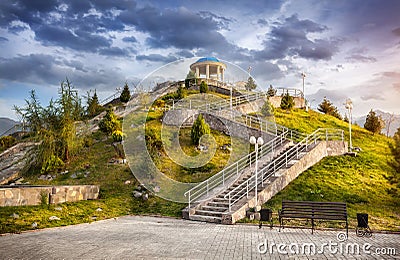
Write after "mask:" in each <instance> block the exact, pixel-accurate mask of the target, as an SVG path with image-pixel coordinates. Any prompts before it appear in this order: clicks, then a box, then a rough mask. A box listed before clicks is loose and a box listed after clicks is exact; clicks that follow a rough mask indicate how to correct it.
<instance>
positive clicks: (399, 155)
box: [390, 127, 400, 177]
mask: <svg viewBox="0 0 400 260" xmlns="http://www.w3.org/2000/svg"><path fill="white" fill-rule="evenodd" d="M393 140H394V145H393V144H390V150H391V151H392V154H393V156H394V160H393V162H392V163H391V164H392V166H393V167H394V169H395V170H396V172H397V173H400V127H399V128H397V131H396V133H395V134H394V136H393ZM399 177H400V176H399Z"/></svg>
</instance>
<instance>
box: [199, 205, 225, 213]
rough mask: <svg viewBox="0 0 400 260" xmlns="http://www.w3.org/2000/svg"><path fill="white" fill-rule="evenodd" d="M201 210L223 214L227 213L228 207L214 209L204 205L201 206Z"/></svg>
mask: <svg viewBox="0 0 400 260" xmlns="http://www.w3.org/2000/svg"><path fill="white" fill-rule="evenodd" d="M201 209H202V210H208V211H215V212H225V211H227V210H228V209H229V207H228V206H226V207H215V206H208V205H205V206H202V207H201Z"/></svg>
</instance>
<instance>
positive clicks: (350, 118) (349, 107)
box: [344, 98, 353, 152]
mask: <svg viewBox="0 0 400 260" xmlns="http://www.w3.org/2000/svg"><path fill="white" fill-rule="evenodd" d="M344 105H345V108H346V109H347V111H348V112H349V135H350V147H349V150H350V152H351V151H352V149H353V143H352V142H351V122H352V120H353V117H352V114H351V110H352V109H353V102H352V101H351V99H350V98H348V99H347V100H346V103H345V104H344Z"/></svg>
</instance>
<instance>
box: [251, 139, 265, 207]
mask: <svg viewBox="0 0 400 260" xmlns="http://www.w3.org/2000/svg"><path fill="white" fill-rule="evenodd" d="M250 143H251V144H254V145H255V150H256V181H255V185H254V186H255V196H256V207H257V206H258V191H257V186H258V185H257V184H258V146H261V145H263V144H264V140H263V139H262V137H258V138H257V140H256V138H255V137H254V136H251V137H250Z"/></svg>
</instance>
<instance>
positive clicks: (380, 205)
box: [264, 109, 400, 231]
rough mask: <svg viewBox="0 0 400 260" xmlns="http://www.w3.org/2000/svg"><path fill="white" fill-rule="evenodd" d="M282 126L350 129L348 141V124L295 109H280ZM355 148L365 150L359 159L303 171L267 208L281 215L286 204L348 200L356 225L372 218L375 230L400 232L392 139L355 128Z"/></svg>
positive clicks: (326, 161)
mask: <svg viewBox="0 0 400 260" xmlns="http://www.w3.org/2000/svg"><path fill="white" fill-rule="evenodd" d="M275 119H276V122H277V123H279V124H282V125H285V126H287V127H290V128H293V129H297V130H300V131H303V132H307V133H311V132H312V131H314V130H315V129H316V128H318V127H321V128H339V129H343V130H345V139H346V140H348V123H346V122H344V121H341V120H339V119H336V118H334V117H332V116H328V115H323V114H320V113H318V112H315V111H310V112H308V113H307V112H305V111H304V110H300V109H299V110H294V111H292V112H291V113H289V114H288V113H287V112H286V111H282V110H280V109H278V110H277V111H276V113H275ZM352 130H353V131H352V138H353V146H355V147H360V148H361V149H362V151H361V152H359V153H358V154H357V157H350V156H336V157H326V158H324V159H323V160H321V161H320V162H319V163H317V164H316V165H314V166H313V167H311V168H310V169H308V170H307V171H305V172H304V173H302V174H301V175H300V176H299V177H298V178H297V179H295V180H294V181H293V182H291V183H290V184H289V185H288V186H287V187H286V188H285V189H284V190H282V191H281V192H279V193H278V194H277V195H276V196H274V197H273V198H272V199H271V200H270V201H269V202H268V203H266V204H265V205H264V207H269V208H272V209H273V210H274V211H275V212H276V211H277V210H278V209H279V208H280V207H281V201H282V200H300V201H305V200H311V201H344V202H347V207H348V213H349V218H350V227H353V228H354V227H356V226H357V219H356V213H358V212H365V213H368V214H369V225H370V227H371V228H372V229H379V230H395V231H399V229H400V221H399V219H400V201H399V199H398V195H399V190H398V188H397V187H396V183H391V180H392V179H393V176H394V175H395V172H394V170H393V168H391V167H390V165H389V164H388V162H389V161H390V160H391V159H392V155H391V153H390V149H389V143H390V142H391V139H390V138H387V137H385V136H383V135H380V134H375V135H373V134H372V133H370V132H368V131H367V130H365V129H363V128H361V127H359V126H356V125H353V127H352Z"/></svg>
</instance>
